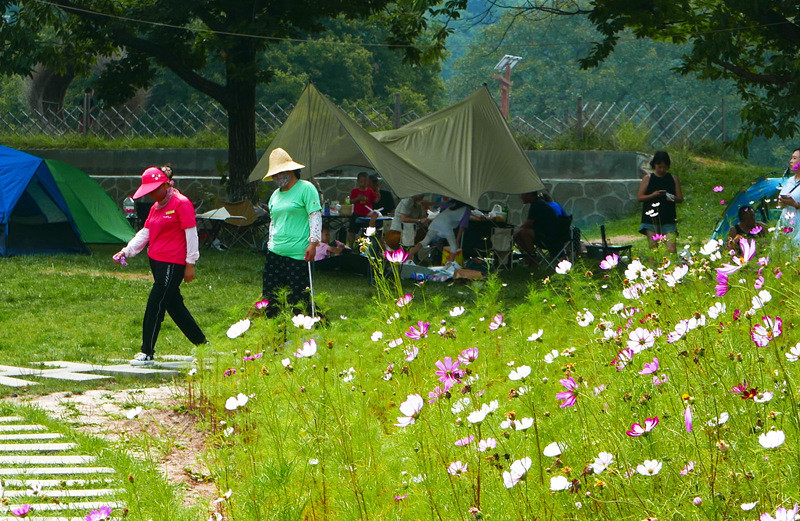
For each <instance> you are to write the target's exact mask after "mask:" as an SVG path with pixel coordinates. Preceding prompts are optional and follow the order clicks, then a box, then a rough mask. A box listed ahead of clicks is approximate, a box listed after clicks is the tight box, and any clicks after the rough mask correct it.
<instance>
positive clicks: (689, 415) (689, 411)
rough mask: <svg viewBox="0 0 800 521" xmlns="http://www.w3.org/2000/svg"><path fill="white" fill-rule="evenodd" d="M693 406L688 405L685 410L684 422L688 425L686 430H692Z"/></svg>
mask: <svg viewBox="0 0 800 521" xmlns="http://www.w3.org/2000/svg"><path fill="white" fill-rule="evenodd" d="M692 418H693V415H692V406H691V405H687V406H686V409H685V410H684V411H683V423H684V424H685V426H686V432H692Z"/></svg>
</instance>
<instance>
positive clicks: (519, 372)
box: [508, 365, 531, 381]
mask: <svg viewBox="0 0 800 521" xmlns="http://www.w3.org/2000/svg"><path fill="white" fill-rule="evenodd" d="M530 374H531V368H530V367H529V366H527V365H521V366H519V367H517V368H516V369H514V370H513V371H511V372H510V373H508V379H509V380H514V381H516V380H522V379H523V378H527V377H528V375H530Z"/></svg>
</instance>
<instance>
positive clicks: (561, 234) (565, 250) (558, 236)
mask: <svg viewBox="0 0 800 521" xmlns="http://www.w3.org/2000/svg"><path fill="white" fill-rule="evenodd" d="M535 243H536V257H537V261H538V262H539V263H540V264H544V265H546V266H547V269H555V266H556V265H557V264H558V263H559V262H561V261H562V260H563V259H568V260H569V261H570V262H573V263H574V262H575V256H576V254H577V253H579V252H580V247H581V231H580V229H578V228H577V227H575V226H572V216H571V215H567V216H560V217H559V218H558V222H557V223H556V232H555V236H554V237H553V239H552V240H550V241H548V242H544V241H540V240H539V239H536V241H535ZM545 251H546V252H547V253H545Z"/></svg>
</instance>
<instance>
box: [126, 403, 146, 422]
mask: <svg viewBox="0 0 800 521" xmlns="http://www.w3.org/2000/svg"><path fill="white" fill-rule="evenodd" d="M143 410H144V409H142V408H141V407H138V406H137V407H134V408H133V409H131V410H129V411H128V412H126V413H125V417H126V418H128V419H129V420H132V419H134V418H136V417H137V416H139V415H140V414H141V413H142V411H143Z"/></svg>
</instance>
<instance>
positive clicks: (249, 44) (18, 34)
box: [0, 0, 466, 198]
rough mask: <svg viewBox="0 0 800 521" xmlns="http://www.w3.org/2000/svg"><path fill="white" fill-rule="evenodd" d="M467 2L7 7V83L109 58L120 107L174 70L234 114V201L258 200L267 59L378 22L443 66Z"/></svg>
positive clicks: (3, 63) (1, 42)
mask: <svg viewBox="0 0 800 521" xmlns="http://www.w3.org/2000/svg"><path fill="white" fill-rule="evenodd" d="M465 1H466V0H452V1H449V2H447V4H446V6H445V8H444V9H446V10H447V12H444V11H443V10H442V8H438V7H436V5H435V4H436V2H435V1H434V0H399V1H395V2H389V1H388V0H276V1H269V2H264V1H262V0H199V1H193V2H175V1H174V0H146V1H145V0H120V1H118V2H113V3H109V2H106V1H104V0H85V1H81V2H80V3H77V2H74V1H73V0H55V1H52V2H48V1H45V0H14V1H13V2H12V0H0V12H5V13H6V16H5V17H4V18H3V19H2V23H0V48H3V49H4V52H3V53H2V54H0V74H4V75H8V74H28V73H29V72H30V71H31V70H32V68H33V67H34V66H35V65H36V64H38V63H41V64H44V65H49V66H52V67H56V68H58V67H65V66H66V64H71V65H72V66H74V67H76V72H77V73H86V72H88V68H89V67H90V66H91V65H92V63H93V60H96V59H97V58H98V57H100V56H104V57H109V58H112V60H111V61H110V62H109V63H108V65H107V66H106V67H105V68H104V70H103V72H102V74H101V75H100V77H99V78H98V80H97V83H96V86H97V88H98V91H102V92H103V93H104V95H105V98H106V101H107V102H109V103H112V104H113V103H114V102H116V101H121V100H123V99H126V98H128V97H129V96H130V95H132V94H133V93H134V92H135V90H136V89H138V88H142V87H147V86H149V85H150V84H151V83H152V82H153V80H154V78H155V77H156V73H157V70H158V66H161V67H165V68H168V69H170V70H171V71H172V72H173V73H174V74H175V75H176V76H177V77H178V78H179V79H180V80H181V81H183V82H185V83H186V84H187V85H189V86H190V87H192V88H193V89H195V90H197V91H199V92H201V93H202V94H203V95H205V96H208V97H211V98H213V99H214V100H216V101H217V102H219V103H220V104H221V105H222V107H223V108H224V109H225V110H226V111H227V114H228V133H229V139H228V141H229V171H230V181H231V182H230V184H229V192H230V195H231V196H232V197H235V198H238V197H250V196H252V194H253V187H252V186H250V185H248V184H247V182H246V179H247V177H248V175H249V173H250V170H251V169H252V167H253V166H254V165H255V162H256V151H255V119H254V108H255V99H256V88H257V87H258V85H263V84H267V83H269V82H270V81H271V80H272V78H273V77H274V76H275V74H276V71H274V70H273V69H271V68H270V67H269V66H268V64H267V60H266V58H265V54H264V52H263V51H265V50H266V49H268V48H269V47H271V46H272V45H274V44H277V43H279V42H281V41H284V40H286V39H308V37H309V35H312V34H318V33H321V32H323V31H324V30H325V29H326V27H325V25H324V23H323V21H324V20H326V19H333V18H336V17H339V16H342V17H344V18H345V19H356V18H361V19H365V18H367V17H370V16H373V17H375V19H376V20H377V22H378V23H379V24H380V25H381V26H382V27H387V28H388V29H387V32H386V35H387V38H386V39H387V40H388V42H389V43H391V44H394V45H397V46H398V49H401V50H402V51H403V53H404V56H405V58H406V59H407V60H410V61H412V62H421V61H425V60H429V59H438V58H440V57H441V56H442V55H443V53H444V41H445V38H446V37H447V36H448V35H449V34H450V32H451V29H450V27H449V26H448V24H447V23H446V20H447V19H446V18H445V19H444V20H445V23H432V20H437V19H441V18H442V17H443V16H445V15H448V16H451V17H457V16H458V10H459V8H460V7H462V4H463V3H465ZM12 4H13V5H14V6H16V7H18V10H15V11H14V10H9V7H10V6H11V5H12ZM427 32H429V33H430V37H429V39H427V40H426V41H422V42H421V41H420V40H419V38H420V36H422V35H423V34H425V33H427ZM339 57H341V55H340V56H339ZM329 58H330V59H331V60H335V59H336V57H335V56H329ZM347 59H348V60H353V63H352V64H351V65H352V67H358V66H360V63H359V60H361V63H366V61H365V60H366V56H358V55H355V56H348V57H347ZM215 62H218V63H219V65H218V66H217V67H215V66H214V64H215ZM207 73H211V74H207Z"/></svg>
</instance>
